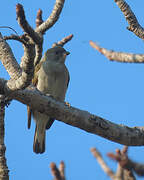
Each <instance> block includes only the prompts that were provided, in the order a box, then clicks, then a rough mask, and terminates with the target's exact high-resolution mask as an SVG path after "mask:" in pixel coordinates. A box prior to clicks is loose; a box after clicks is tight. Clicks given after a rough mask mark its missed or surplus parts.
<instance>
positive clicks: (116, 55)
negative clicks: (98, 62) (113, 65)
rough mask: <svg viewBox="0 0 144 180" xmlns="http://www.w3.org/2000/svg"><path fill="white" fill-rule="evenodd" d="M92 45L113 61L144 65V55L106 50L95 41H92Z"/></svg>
mask: <svg viewBox="0 0 144 180" xmlns="http://www.w3.org/2000/svg"><path fill="white" fill-rule="evenodd" d="M90 45H91V46H92V47H93V48H94V49H96V50H97V51H99V52H100V53H101V54H103V55H104V56H106V57H107V58H108V59H109V60H111V61H117V62H123V63H144V54H132V53H123V52H115V51H113V50H107V49H106V48H103V47H100V46H99V45H97V44H96V43H94V42H93V41H90Z"/></svg>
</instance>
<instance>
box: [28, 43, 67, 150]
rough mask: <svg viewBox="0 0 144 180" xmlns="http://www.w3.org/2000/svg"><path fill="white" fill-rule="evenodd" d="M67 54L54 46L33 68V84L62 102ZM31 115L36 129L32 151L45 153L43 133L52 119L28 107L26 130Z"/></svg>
mask: <svg viewBox="0 0 144 180" xmlns="http://www.w3.org/2000/svg"><path fill="white" fill-rule="evenodd" d="M68 54H69V52H67V51H66V50H65V49H64V48H62V47H60V46H55V47H53V48H51V49H48V50H47V51H46V53H45V54H44V56H43V58H42V59H41V61H40V63H39V64H38V65H37V66H36V67H35V73H34V78H33V80H32V82H33V84H34V85H35V86H36V87H37V89H38V90H39V91H41V92H43V93H44V94H45V95H50V96H52V97H53V98H55V99H56V100H58V101H62V102H63V101H64V99H65V94H66V90H67V88H68V84H69V79H70V77H69V72H68V69H67V68H66V66H65V59H66V56H67V55H68ZM31 114H32V115H33V117H34V120H35V123H36V128H35V135H34V143H33V151H34V152H35V153H43V152H44V151H45V132H46V129H49V128H50V127H51V125H52V124H53V122H54V119H53V118H51V117H49V116H47V115H45V114H43V113H40V112H38V111H36V110H32V109H30V107H28V128H30V124H31Z"/></svg>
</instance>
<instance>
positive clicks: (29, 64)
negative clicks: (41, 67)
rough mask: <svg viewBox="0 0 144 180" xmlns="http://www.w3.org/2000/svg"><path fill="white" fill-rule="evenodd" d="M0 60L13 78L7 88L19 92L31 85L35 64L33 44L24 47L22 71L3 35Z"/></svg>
mask: <svg viewBox="0 0 144 180" xmlns="http://www.w3.org/2000/svg"><path fill="white" fill-rule="evenodd" d="M0 59H1V62H2V64H3V65H4V67H5V68H6V70H7V72H8V73H9V75H10V76H11V79H10V80H9V81H7V87H5V88H9V89H11V90H18V89H23V88H25V87H27V86H28V85H29V84H30V83H31V79H32V77H33V62H34V47H33V45H32V44H29V45H27V47H24V58H23V62H22V71H21V68H20V66H19V65H18V63H17V61H16V59H15V58H14V55H13V53H12V51H11V49H10V47H9V45H8V44H7V43H6V42H5V41H4V40H3V37H2V35H0Z"/></svg>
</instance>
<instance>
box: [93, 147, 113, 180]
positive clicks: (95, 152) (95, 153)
mask: <svg viewBox="0 0 144 180" xmlns="http://www.w3.org/2000/svg"><path fill="white" fill-rule="evenodd" d="M91 153H92V154H93V156H94V157H95V158H96V160H97V162H98V163H99V164H100V166H101V168H102V169H103V171H104V172H105V173H106V174H107V175H108V176H109V177H110V178H111V179H113V180H114V178H115V174H114V172H113V171H112V170H111V169H110V168H109V167H108V165H107V164H106V163H105V162H104V160H103V158H102V156H101V154H100V152H98V150H97V149H96V148H91Z"/></svg>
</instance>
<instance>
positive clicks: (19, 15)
mask: <svg viewBox="0 0 144 180" xmlns="http://www.w3.org/2000/svg"><path fill="white" fill-rule="evenodd" d="M16 14H17V21H18V23H19V25H20V27H21V28H22V29H23V31H24V32H25V33H27V34H28V36H29V37H30V38H31V39H32V40H33V41H34V43H36V44H39V43H40V42H41V41H42V40H41V37H39V35H38V33H36V32H35V31H34V30H33V28H32V27H31V26H30V25H29V24H28V22H27V20H26V18H25V13H24V9H23V6H22V5H21V4H17V5H16Z"/></svg>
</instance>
